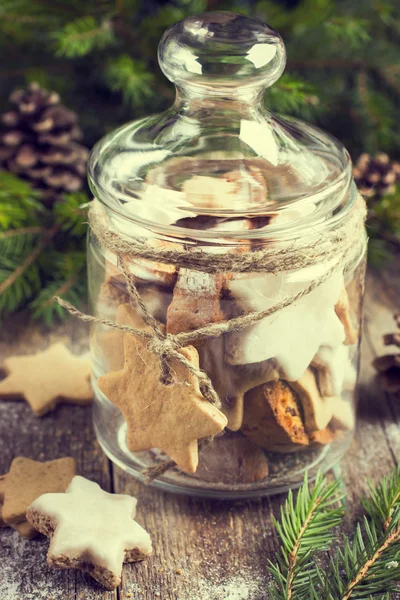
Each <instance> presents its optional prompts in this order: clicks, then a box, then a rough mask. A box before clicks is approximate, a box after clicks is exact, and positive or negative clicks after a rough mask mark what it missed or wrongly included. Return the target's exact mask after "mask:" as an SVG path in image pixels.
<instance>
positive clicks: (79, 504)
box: [27, 476, 152, 590]
mask: <svg viewBox="0 0 400 600" xmlns="http://www.w3.org/2000/svg"><path fill="white" fill-rule="evenodd" d="M135 514H136V498H133V497H132V496H128V495H125V494H109V493H108V492H105V491H104V490H102V489H101V488H100V486H99V485H98V484H97V483H94V482H93V481H89V480H88V479H85V478H84V477H80V476H76V477H74V478H73V480H72V481H71V483H70V485H69V487H68V489H67V491H66V492H65V493H63V494H43V495H42V496H40V497H39V498H38V499H37V500H35V501H34V502H33V503H32V504H31V505H30V507H29V509H28V512H27V519H28V521H29V522H30V523H31V524H32V525H33V526H34V527H35V528H36V529H37V530H38V531H40V532H41V533H43V534H44V535H46V536H47V537H49V538H50V547H49V551H48V553H47V562H48V564H49V565H50V566H52V567H56V568H59V569H80V570H81V571H85V572H87V573H89V574H90V575H91V576H92V577H93V578H94V579H96V580H97V581H98V582H99V583H101V584H102V585H103V586H104V587H106V588H107V589H109V590H113V589H115V588H116V587H117V586H118V585H119V584H120V583H121V571H122V564H123V563H125V562H135V561H139V560H143V559H144V558H146V556H148V555H149V554H151V550H152V548H151V540H150V536H149V534H148V533H147V532H146V531H145V530H144V529H143V528H142V527H141V526H140V525H139V524H138V523H136V522H135V521H134V517H135Z"/></svg>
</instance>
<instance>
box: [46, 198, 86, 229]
mask: <svg viewBox="0 0 400 600" xmlns="http://www.w3.org/2000/svg"><path fill="white" fill-rule="evenodd" d="M88 200H89V198H88V197H87V195H86V194H85V193H83V192H75V193H72V194H64V196H63V202H59V203H57V204H55V205H54V208H53V216H54V220H55V222H56V223H58V224H59V226H60V228H61V230H62V231H64V232H66V233H69V235H70V236H73V237H78V238H81V237H83V236H84V235H85V234H86V230H87V223H86V219H87V209H86V206H87V204H88Z"/></svg>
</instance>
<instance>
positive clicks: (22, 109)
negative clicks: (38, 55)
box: [0, 83, 88, 203]
mask: <svg viewBox="0 0 400 600" xmlns="http://www.w3.org/2000/svg"><path fill="white" fill-rule="evenodd" d="M10 102H11V103H12V104H13V105H14V108H13V109H12V110H10V111H9V112H6V113H4V114H3V115H1V117H0V122H1V124H0V168H2V169H5V170H8V171H11V172H12V173H15V174H16V175H17V176H18V177H22V178H25V179H28V180H29V181H30V182H31V183H32V184H33V185H34V187H36V188H40V189H41V190H42V191H43V197H44V201H45V202H47V203H52V202H53V201H54V200H57V199H58V198H60V196H61V194H62V193H63V192H75V191H78V190H80V189H81V188H82V186H83V184H84V181H85V180H86V161H87V156H88V150H87V148H85V147H84V146H82V145H81V144H79V143H78V140H80V139H81V138H82V132H81V130H80V128H79V127H78V124H77V122H78V117H77V115H76V114H75V113H74V112H72V111H71V110H69V109H68V108H66V107H65V106H63V105H62V104H61V103H60V97H59V95H58V94H57V93H55V92H49V91H47V90H45V89H42V88H41V87H40V86H39V85H38V84H37V83H31V84H30V85H29V86H28V88H27V89H26V90H15V91H14V92H13V93H12V94H11V96H10Z"/></svg>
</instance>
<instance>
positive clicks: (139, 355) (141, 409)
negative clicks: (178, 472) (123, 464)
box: [98, 335, 227, 473]
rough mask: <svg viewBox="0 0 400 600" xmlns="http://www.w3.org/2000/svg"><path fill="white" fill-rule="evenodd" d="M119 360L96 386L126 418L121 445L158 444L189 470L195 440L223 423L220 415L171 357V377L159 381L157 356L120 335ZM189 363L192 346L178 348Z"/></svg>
mask: <svg viewBox="0 0 400 600" xmlns="http://www.w3.org/2000/svg"><path fill="white" fill-rule="evenodd" d="M124 350H125V364H124V368H123V369H122V370H120V371H117V372H110V373H107V374H106V375H103V376H102V377H100V378H99V381H98V385H99V388H100V389H101V391H102V392H103V393H104V394H105V395H106V396H107V397H108V398H109V400H110V401H111V402H112V403H113V404H115V406H117V407H118V408H119V409H120V411H121V412H122V414H123V415H124V417H125V420H126V422H127V444H128V447H129V449H130V450H131V451H132V452H139V451H141V450H150V449H151V448H160V449H161V450H164V452H166V453H167V454H168V455H169V456H170V457H171V458H172V459H173V460H174V461H175V462H176V463H177V465H178V466H179V467H180V468H181V469H182V470H183V471H187V472H188V473H194V472H195V471H196V468H197V465H198V460H199V459H198V446H197V442H198V440H199V439H202V438H205V437H208V436H214V435H216V434H217V433H219V432H221V431H222V430H223V429H224V427H225V426H226V424H227V419H226V417H225V415H224V414H223V413H222V412H221V411H220V410H218V408H216V407H215V406H213V405H212V404H211V403H210V402H207V401H206V400H205V399H204V397H203V396H202V394H201V392H200V389H199V384H198V381H197V378H196V377H195V376H194V375H193V374H192V373H190V372H189V371H188V369H187V367H185V366H184V365H182V363H181V362H179V361H178V360H176V359H171V360H170V361H169V366H170V371H171V375H172V377H173V381H172V382H171V383H169V384H168V385H165V384H164V383H162V381H161V376H162V373H161V367H160V362H159V359H158V358H157V357H156V356H155V355H154V354H153V353H152V352H151V351H150V350H149V349H148V348H147V345H146V342H145V341H143V340H142V339H140V338H136V337H134V336H132V335H126V336H125V338H124ZM180 352H181V353H182V355H183V356H184V357H185V358H187V359H188V360H189V361H190V362H191V363H192V364H193V365H194V366H195V367H197V368H198V366H199V355H198V353H197V351H196V349H195V348H193V346H187V347H186V348H182V349H181V350H180Z"/></svg>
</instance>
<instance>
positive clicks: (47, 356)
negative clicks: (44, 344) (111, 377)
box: [0, 343, 93, 416]
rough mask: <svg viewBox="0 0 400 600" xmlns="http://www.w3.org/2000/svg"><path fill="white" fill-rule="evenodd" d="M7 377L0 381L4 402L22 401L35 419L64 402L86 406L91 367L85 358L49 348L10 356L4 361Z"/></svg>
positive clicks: (61, 347)
mask: <svg viewBox="0 0 400 600" xmlns="http://www.w3.org/2000/svg"><path fill="white" fill-rule="evenodd" d="M4 369H5V371H6V373H7V377H6V378H5V379H3V380H2V381H0V397H2V398H3V399H4V400H17V399H19V398H24V399H25V400H26V401H27V402H28V404H29V405H30V407H31V408H32V410H33V412H34V413H35V414H37V415H39V416H41V415H44V414H46V413H47V412H49V411H50V410H52V409H53V408H54V407H55V406H56V405H57V404H59V403H62V402H66V403H73V404H88V403H89V402H91V400H92V397H93V393H92V390H91V387H90V369H91V364H90V360H89V358H88V357H87V355H86V356H74V355H73V354H72V353H71V352H70V351H69V350H68V348H66V346H64V345H63V344H60V343H58V344H53V345H52V346H50V347H49V348H47V350H45V351H44V352H39V353H37V354H31V355H25V356H11V357H10V358H7V359H6V360H5V361H4Z"/></svg>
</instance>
